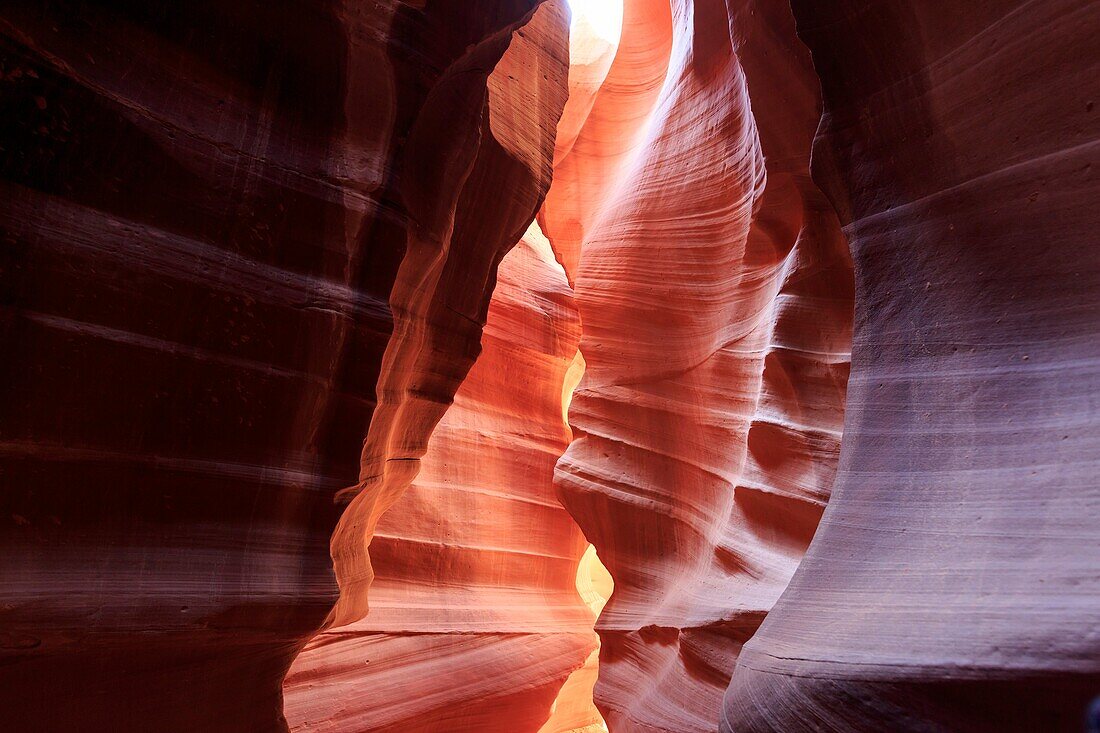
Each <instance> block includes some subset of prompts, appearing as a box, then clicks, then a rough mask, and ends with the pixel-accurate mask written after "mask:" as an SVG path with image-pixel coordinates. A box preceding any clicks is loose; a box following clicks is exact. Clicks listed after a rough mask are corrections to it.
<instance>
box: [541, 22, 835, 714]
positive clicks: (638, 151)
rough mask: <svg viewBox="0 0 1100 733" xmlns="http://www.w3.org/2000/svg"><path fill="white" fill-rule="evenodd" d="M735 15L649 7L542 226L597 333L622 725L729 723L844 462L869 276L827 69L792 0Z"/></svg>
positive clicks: (625, 40)
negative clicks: (824, 156) (751, 647)
mask: <svg viewBox="0 0 1100 733" xmlns="http://www.w3.org/2000/svg"><path fill="white" fill-rule="evenodd" d="M729 7H730V8H731V9H732V10H727V6H726V5H725V4H723V3H720V2H696V3H694V5H693V4H692V3H690V2H673V3H672V4H671V7H670V5H669V4H668V3H667V2H662V1H661V0H638V1H632V2H628V3H627V4H626V7H625V13H624V25H623V33H622V37H621V40H620V45H619V48H618V52H617V55H616V57H615V59H614V61H613V62H612V63H611V66H610V68H609V69H608V70H607V72H606V77H605V79H604V81H603V84H602V86H600V87H599V89H598V90H597V91H596V92H595V95H594V99H591V100H585V101H584V107H585V108H587V109H588V114H587V116H586V118H585V119H584V121H583V124H582V125H581V126H580V129H579V132H577V133H572V134H570V135H568V136H561V137H559V149H558V152H557V154H556V155H555V159H556V163H555V178H554V183H553V185H552V187H551V190H550V193H549V194H548V195H547V199H546V203H545V204H544V206H543V209H542V211H541V212H540V215H539V221H540V223H541V224H542V226H543V228H544V230H545V231H546V233H547V235H548V236H549V238H550V239H551V241H552V242H553V244H554V246H555V249H556V250H557V251H558V253H559V257H560V259H561V261H562V263H563V264H564V265H565V267H566V269H567V271H568V272H569V273H570V275H571V277H572V278H573V280H574V281H575V284H576V297H577V304H578V307H579V309H580V314H581V321H582V324H583V329H582V330H583V335H582V339H581V352H582V354H583V355H584V358H585V360H586V362H587V369H586V371H585V375H584V377H583V379H582V381H581V384H580V386H579V388H578V389H577V391H576V394H575V397H574V400H573V403H572V407H571V409H570V424H571V426H572V427H573V429H574V432H575V435H576V436H577V437H576V439H575V440H574V442H573V443H572V444H571V445H570V447H569V450H568V451H567V453H566V454H565V455H564V456H563V457H562V459H561V461H560V462H559V464H558V488H559V493H560V496H561V497H562V501H563V502H564V503H565V505H566V507H567V508H568V509H569V511H570V512H571V513H572V514H573V516H574V517H575V518H576V520H577V522H578V523H579V524H580V525H581V527H582V528H583V529H584V531H585V534H586V536H587V537H588V538H589V539H590V540H591V541H592V542H593V543H594V544H595V545H596V547H597V548H598V550H599V553H600V557H601V558H602V559H603V560H604V563H605V564H606V565H607V567H608V569H609V570H610V571H611V574H612V576H613V577H614V580H615V593H614V595H613V596H612V599H611V601H610V603H609V604H608V605H607V607H606V608H605V610H604V612H603V613H602V615H601V616H600V618H599V621H598V624H597V630H598V631H599V633H600V637H601V652H600V675H599V680H598V683H597V686H596V691H595V694H596V701H597V704H598V705H599V707H600V710H601V712H602V713H603V715H604V718H605V719H606V721H607V723H608V725H609V726H610V728H611V730H613V731H632V730H639V731H677V732H678V733H686V732H688V731H713V730H714V729H715V728H716V727H717V725H718V719H719V717H720V710H721V701H722V694H723V692H724V691H725V688H726V686H727V684H728V682H729V680H730V676H731V674H732V672H733V668H734V664H735V663H736V659H737V655H738V652H739V650H740V648H741V645H742V644H743V643H744V642H745V641H746V640H748V639H749V638H750V637H751V636H752V634H753V633H754V632H755V630H756V628H757V627H758V625H759V624H760V622H761V620H762V619H763V618H764V616H765V615H766V614H767V612H768V611H769V610H770V608H771V607H772V605H773V604H774V602H775V600H776V599H777V598H778V597H779V594H780V593H781V592H782V591H783V589H784V587H785V586H786V583H787V581H788V579H789V578H790V576H791V574H792V573H793V572H794V569H795V567H796V566H797V565H798V563H799V561H800V560H801V557H802V554H803V552H804V551H805V548H806V546H807V544H808V543H809V541H810V538H811V537H812V536H813V532H814V529H815V527H816V524H817V521H818V517H819V516H820V513H821V509H822V507H823V506H824V504H825V502H826V501H827V500H828V498H829V493H830V490H831V486H832V480H833V474H834V472H835V465H836V459H837V455H838V452H839V444H840V433H841V422H842V417H843V409H844V395H845V384H846V381H847V376H848V359H849V357H848V349H849V343H850V339H851V334H850V331H851V319H852V297H853V289H852V281H853V275H852V271H851V261H850V257H849V254H848V251H847V245H846V242H845V240H844V237H843V235H842V234H841V232H840V226H839V222H838V221H837V217H836V214H835V213H834V212H833V209H832V207H831V206H830V205H829V203H828V202H827V201H826V199H825V197H824V196H823V195H822V194H821V192H820V191H819V190H818V189H817V187H816V186H815V185H814V183H813V182H812V181H811V180H810V176H809V159H810V146H811V142H812V140H813V136H814V131H815V129H816V127H817V124H818V118H819V97H818V89H817V82H816V76H815V74H814V71H813V68H812V65H811V63H810V58H809V53H808V51H807V50H806V49H805V47H804V46H803V45H802V44H801V43H800V42H799V41H798V39H797V37H796V36H795V29H794V22H793V18H792V17H791V15H790V10H789V8H787V7H786V6H785V5H784V4H782V3H775V2H761V3H735V4H732V5H730V6H729ZM730 13H732V15H731V14H730ZM731 27H732V28H733V29H734V33H733V35H731V34H730V33H729V30H728V29H729V28H731ZM573 104H577V105H580V104H581V103H580V102H577V101H576V100H574V99H571V100H570V105H573ZM563 120H566V121H570V115H569V112H568V108H567V113H566V115H565V116H564V117H563Z"/></svg>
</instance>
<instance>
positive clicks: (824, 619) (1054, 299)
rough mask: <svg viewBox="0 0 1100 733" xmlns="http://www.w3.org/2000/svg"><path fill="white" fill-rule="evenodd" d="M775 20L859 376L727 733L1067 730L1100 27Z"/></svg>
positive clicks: (1087, 664)
mask: <svg viewBox="0 0 1100 733" xmlns="http://www.w3.org/2000/svg"><path fill="white" fill-rule="evenodd" d="M793 5H794V11H795V15H796V16H797V18H798V30H799V33H800V35H801V36H802V38H803V39H804V40H805V42H806V43H807V44H808V46H809V47H810V49H811V51H812V52H813V54H814V60H815V62H816V65H817V68H818V71H819V72H820V74H821V82H822V87H823V89H824V98H825V109H826V117H825V119H824V124H823V126H822V128H821V134H820V137H819V139H818V141H817V143H816V145H815V155H814V165H813V168H814V176H815V178H816V179H817V180H818V181H819V182H820V183H821V184H822V186H823V188H824V189H825V191H826V192H827V193H828V195H829V197H830V198H831V199H832V201H833V203H834V204H835V206H836V209H837V211H839V212H840V216H841V220H842V221H843V223H844V224H845V231H846V232H847V234H848V236H849V238H850V240H851V244H852V251H853V253H854V256H855V267H856V281H857V294H856V304H857V306H856V326H855V341H854V350H853V352H854V353H853V363H852V376H851V382H850V390H849V399H848V410H847V415H846V426H845V431H844V445H843V451H842V455H841V461H840V470H839V473H838V477H837V483H836V489H835V492H834V495H833V499H832V501H831V502H830V504H829V507H828V509H827V510H826V512H825V516H824V518H823V520H822V523H821V527H820V529H819V531H818V534H817V537H816V539H815V540H814V542H813V544H812V545H811V547H810V550H809V552H808V554H807V556H806V559H805V561H804V562H803V563H802V566H801V567H800V568H799V570H798V573H797V574H796V575H795V578H794V580H793V581H792V583H791V585H790V587H789V588H788V590H787V593H786V594H785V595H784V596H783V598H782V599H781V601H780V602H779V604H778V605H777V606H776V608H775V610H774V611H773V612H772V614H771V615H769V616H768V619H767V621H765V623H764V625H763V627H762V628H761V630H760V632H759V633H758V634H757V636H756V637H755V638H754V639H753V640H752V641H751V642H750V643H749V645H748V646H747V647H746V648H745V651H744V653H743V654H742V656H741V660H740V662H739V666H738V669H737V673H736V675H735V676H734V679H733V683H732V685H731V687H730V689H729V693H728V694H727V696H726V709H725V721H724V723H723V730H729V731H794V730H860V731H881V730H952V731H1005V730H1021V731H1025V730H1026V731H1032V730H1052V731H1053V730H1066V731H1077V730H1082V729H1083V726H1084V719H1085V708H1086V704H1087V702H1088V700H1089V698H1090V697H1091V696H1094V695H1096V694H1097V693H1098V692H1100V638H1098V636H1097V629H1098V628H1100V602H1098V601H1100V573H1098V572H1097V569H1098V568H1100V521H1098V516H1100V515H1098V512H1100V484H1098V482H1097V478H1096V477H1097V467H1098V466H1097V459H1098V456H1100V409H1098V408H1100V405H1098V403H1097V394H1098V393H1100V246H1097V231H1098V230H1100V214H1098V213H1097V212H1098V210H1097V208H1096V206H1095V205H1094V202H1095V201H1096V200H1097V198H1098V195H1100V184H1098V182H1097V175H1096V160H1097V153H1098V152H1100V143H1098V138H1100V122H1098V114H1097V112H1096V110H1095V104H1096V101H1097V98H1098V96H1100V86H1098V83H1097V79H1098V78H1100V76H1098V72H1100V57H1098V55H1097V52H1096V46H1095V44H1096V38H1097V34H1098V33H1100V11H1098V9H1097V6H1096V5H1095V3H1088V2H1083V1H1081V0H1076V1H1067V0H1057V1H1055V2H1046V3H1016V2H1002V3H954V2H947V1H946V0H945V1H942V2H941V1H937V0H932V1H930V2H885V3H871V2H853V1H843V2H833V3H820V2H809V1H803V0H798V2H795V3H793ZM754 101H755V100H754ZM582 311H583V309H582Z"/></svg>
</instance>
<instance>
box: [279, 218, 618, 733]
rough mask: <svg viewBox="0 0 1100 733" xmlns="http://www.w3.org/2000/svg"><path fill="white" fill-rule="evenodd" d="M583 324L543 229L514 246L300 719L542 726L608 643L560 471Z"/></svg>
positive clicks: (311, 673)
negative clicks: (366, 607) (472, 352)
mask: <svg viewBox="0 0 1100 733" xmlns="http://www.w3.org/2000/svg"><path fill="white" fill-rule="evenodd" d="M579 339H580V321H579V319H578V317H577V311H576V306H575V305H574V304H573V293H572V291H571V290H570V289H569V287H568V284H567V283H566V279H565V273H564V272H563V271H562V269H561V266H560V265H558V263H557V262H555V261H554V257H553V252H552V250H551V249H550V245H549V243H548V242H547V241H546V240H545V238H543V237H542V235H541V233H540V232H539V231H538V228H537V227H532V229H531V231H530V232H529V233H528V235H527V236H526V237H525V238H524V240H523V241H522V242H521V243H520V244H519V245H518V246H517V247H516V248H515V249H513V250H512V251H511V252H510V253H509V254H508V256H507V257H505V258H504V260H503V262H501V265H500V269H499V271H498V281H497V286H496V290H495V291H494V293H493V298H492V301H491V302H490V304H489V312H488V321H487V323H486V327H485V331H484V335H483V338H482V352H481V355H480V356H479V357H478V360H477V362H476V363H475V364H474V367H473V369H471V371H470V374H469V376H468V377H467V378H466V380H465V381H464V382H463V383H462V386H461V387H460V388H459V390H458V392H457V393H456V395H455V401H454V404H453V405H452V406H451V407H450V409H449V410H448V411H447V413H446V415H445V416H444V417H443V419H442V421H441V422H440V423H439V426H438V427H437V428H436V430H435V432H434V433H433V434H432V438H431V440H430V441H429V443H428V450H427V453H426V454H425V456H424V458H423V459H422V462H421V463H422V467H421V471H420V473H419V475H418V476H417V478H416V479H415V480H414V481H413V484H412V486H411V487H410V488H409V489H408V491H407V492H406V493H405V494H404V495H403V496H402V497H401V498H400V499H399V500H398V501H397V502H396V503H395V504H394V506H393V507H392V508H391V509H390V510H389V511H388V512H386V514H385V515H384V516H383V517H382V519H381V521H380V522H379V525H378V529H377V531H376V533H375V536H374V539H373V541H372V542H371V546H370V554H371V558H372V563H373V565H374V567H375V570H376V572H377V577H376V578H375V581H374V583H373V585H372V586H371V589H370V599H371V611H370V614H369V615H368V616H367V617H366V618H364V619H362V620H360V621H358V622H356V623H353V624H351V625H348V626H340V627H334V628H330V629H329V630H327V631H326V632H325V633H323V634H321V635H320V636H318V637H317V638H316V639H314V640H313V642H311V643H310V645H309V646H307V647H306V649H305V650H304V651H303V653H302V654H301V655H300V656H299V657H298V659H297V660H296V661H295V663H294V666H293V667H292V668H291V672H290V675H289V676H288V678H287V683H286V712H287V718H288V720H289V722H290V725H291V729H292V730H296V731H314V730H316V731H391V730H392V731H403V732H410V731H424V732H425V733H430V732H435V731H458V730H462V731H485V732H489V731H500V732H501V733H521V732H522V731H529V733H534V732H535V731H537V730H539V728H540V726H541V725H542V724H543V723H544V722H546V721H547V720H548V718H549V717H550V714H551V706H552V705H553V704H554V703H555V699H556V698H557V697H558V695H559V691H560V690H561V689H562V685H563V683H564V682H565V680H566V678H567V677H569V676H570V674H571V673H573V672H574V671H575V670H578V669H579V668H580V667H581V666H582V664H584V663H585V660H586V658H587V657H588V655H589V653H590V652H592V651H593V650H594V649H595V646H596V637H595V634H594V633H593V632H592V624H593V621H594V614H593V613H592V612H591V611H590V610H589V608H588V607H587V606H586V605H585V603H584V601H583V600H582V598H581V596H580V595H578V592H577V566H578V563H579V562H580V559H581V555H582V554H583V553H584V551H585V548H586V547H587V545H588V543H587V542H586V541H585V539H584V537H583V535H581V533H580V529H579V528H578V527H577V525H576V523H575V522H574V521H573V520H572V518H571V517H570V516H569V514H568V513H567V512H566V511H565V509H564V508H563V507H562V506H561V504H560V503H559V502H558V501H557V499H556V497H555V495H554V487H553V477H554V464H555V462H556V461H557V459H558V457H559V456H560V455H561V454H562V452H563V451H564V450H565V447H566V445H568V442H569V437H570V434H569V429H568V427H567V426H566V424H565V422H564V415H563V412H562V400H563V384H564V382H565V379H566V373H567V371H568V370H569V368H570V366H571V365H572V363H573V358H574V356H575V355H576V353H577V344H578V341H579ZM569 387H570V388H571V387H572V385H569ZM432 680H434V681H435V682H434V683H432V684H427V682H428V681H432ZM413 690H416V692H413ZM572 696H574V697H576V696H579V699H577V700H571V699H565V700H562V701H560V704H561V706H563V707H565V706H568V705H573V706H574V707H576V708H578V710H577V712H579V713H580V714H581V715H582V719H583V715H584V713H585V711H586V710H587V714H588V716H589V720H588V721H586V722H591V719H592V718H593V717H594V716H595V715H596V713H595V709H594V708H593V707H592V694H591V683H589V687H588V690H587V694H585V691H584V690H583V689H582V690H574V691H573V693H572ZM566 697H567V698H568V697H569V695H567V696H566ZM573 727H574V726H573V725H572V724H570V725H569V727H557V728H552V729H547V730H546V731H545V733H557V731H566V730H571V729H572V728H573Z"/></svg>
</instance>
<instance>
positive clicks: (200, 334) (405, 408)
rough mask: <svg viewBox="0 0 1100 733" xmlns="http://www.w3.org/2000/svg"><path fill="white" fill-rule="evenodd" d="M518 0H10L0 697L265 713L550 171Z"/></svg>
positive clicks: (550, 28)
mask: <svg viewBox="0 0 1100 733" xmlns="http://www.w3.org/2000/svg"><path fill="white" fill-rule="evenodd" d="M535 7H536V3H533V2H525V1H522V0H514V1H511V2H509V1H494V2H487V1H486V2H478V1H477V0H475V1H474V2H467V3H462V4H460V5H459V4H447V3H431V4H428V5H426V6H425V7H421V8H416V7H411V6H409V5H405V4H403V3H398V2H382V3H374V4H371V5H370V6H366V5H363V4H359V3H350V2H349V3H345V2H340V1H339V0H333V1H328V0H316V1H311V2H299V3H292V4H279V3H276V4H266V5H265V4H260V5H254V4H249V5H247V6H245V5H242V4H239V3H222V2H197V3H184V4H180V3H168V2H157V1H155V0H154V1H153V2H141V3H128V2H124V3H118V4H115V5H113V6H111V7H103V6H98V5H88V4H79V5H78V4H75V3H68V2H58V3H51V4H48V5H42V4H36V3H15V4H12V5H9V6H7V7H5V8H4V10H3V11H2V12H0V52H2V53H3V66H2V69H3V74H2V77H0V85H2V87H3V94H2V97H0V98H2V99H3V102H2V104H3V105H4V109H5V119H6V120H10V121H11V124H5V125H4V126H3V130H2V132H0V148H2V152H0V186H2V187H3V189H4V195H3V197H0V223H2V225H3V232H2V234H3V243H4V247H3V251H2V257H3V273H4V274H3V277H4V312H3V319H2V321H0V324H2V326H0V328H2V330H0V335H2V338H3V341H4V343H5V345H7V347H8V348H6V349H5V353H6V354H9V355H11V358H9V359H6V360H5V363H6V365H7V366H8V369H7V371H6V372H5V375H6V377H7V378H6V379H5V380H4V382H3V386H2V387H0V390H2V397H0V404H2V405H3V412H4V425H3V435H2V442H0V446H2V456H3V458H2V460H3V468H4V479H5V489H4V493H3V502H4V504H5V507H4V508H5V511H4V512H3V515H2V516H3V518H4V521H3V525H2V526H0V552H2V554H3V557H4V565H5V578H4V583H3V590H2V593H3V604H2V606H0V616H2V629H3V633H2V635H0V655H2V656H3V664H2V665H0V705H2V707H3V709H4V717H5V719H6V720H8V721H9V722H10V721H16V722H17V723H18V725H19V726H20V729H21V730H27V731H34V730H42V731H56V730H83V731H100V730H102V731H117V730H162V731H175V730H178V731H195V730H202V731H242V730H249V731H259V730H280V729H284V728H285V722H284V720H283V716H282V712H281V709H282V699H281V681H282V677H283V675H284V673H285V672H286V670H287V667H288V666H289V664H290V662H291V660H292V659H293V657H294V656H295V655H296V654H297V652H298V650H299V649H300V648H301V646H302V645H303V644H304V643H305V642H306V641H307V640H308V639H309V638H310V637H311V636H312V635H313V634H314V632H315V631H316V630H317V628H318V627H319V625H320V624H321V623H322V621H323V620H324V619H325V617H326V615H329V613H330V610H331V609H332V604H333V603H334V601H336V598H337V595H336V591H337V586H336V584H335V582H334V579H333V572H332V559H331V558H330V538H331V537H332V534H333V528H334V526H335V525H336V523H337V521H338V519H339V516H340V512H341V509H342V505H341V503H339V502H336V501H334V499H342V500H345V501H346V500H347V499H351V498H352V497H353V496H354V497H355V499H354V503H353V506H352V507H350V508H349V509H348V510H347V512H345V514H344V516H345V521H344V522H343V524H342V525H341V526H342V530H341V532H339V533H338V534H337V537H336V539H335V540H334V545H333V550H332V551H333V554H334V555H335V560H336V564H337V573H338V575H339V577H340V581H341V584H342V585H343V586H344V591H345V592H344V595H343V597H342V599H341V603H340V605H339V607H338V608H337V609H336V612H335V613H334V614H333V615H332V616H331V618H334V619H338V620H343V621H347V620H350V619H354V618H357V617H359V616H361V615H362V614H363V613H365V611H366V606H365V590H364V589H365V586H366V582H367V581H368V580H369V577H370V570H369V563H368V561H367V558H366V553H365V548H366V544H367V542H368V541H369V538H368V537H367V535H366V533H367V532H369V530H370V529H372V527H373V521H374V519H375V518H376V515H377V511H376V508H377V507H378V506H379V505H381V506H384V505H385V504H386V503H387V502H390V501H392V500H393V498H395V497H396V495H397V494H399V493H400V491H401V490H402V489H403V487H404V485H406V484H407V482H408V480H409V479H411V477H412V474H413V473H414V467H415V465H416V463H417V459H418V458H419V456H420V455H421V454H422V453H423V450H424V447H425V445H426V443H427V440H428V437H429V435H430V433H431V429H432V428H433V426H434V424H435V423H436V422H437V421H438V419H439V417H440V416H441V415H442V414H443V412H444V410H445V408H446V406H447V405H448V404H450V402H451V400H452V397H453V395H454V392H455V390H456V389H457V388H458V386H459V384H460V383H461V382H462V380H463V379H464V377H465V376H466V373H467V371H468V370H469V368H470V366H471V365H472V364H473V362H474V359H475V358H476V355H477V351H478V344H479V342H480V338H481V327H482V324H483V323H484V319H485V313H486V308H487V306H488V302H489V297H490V294H491V292H492V289H493V283H494V279H495V270H496V266H497V263H498V262H499V261H500V259H501V258H502V257H503V256H504V254H505V253H506V252H507V251H508V249H510V248H511V247H512V246H513V245H514V244H515V243H516V242H517V241H518V240H519V238H520V236H521V235H522V233H523V232H524V230H525V229H526V227H527V225H528V223H529V222H530V221H531V219H532V218H533V216H534V214H535V211H536V210H537V209H538V207H539V205H540V204H541V201H542V198H543V196H544V194H545V192H546V189H547V187H548V186H549V182H550V170H551V164H552V154H553V149H554V133H555V127H556V124H557V121H558V117H559V116H560V114H561V109H562V105H563V104H564V98H565V70H566V63H567V61H566V59H567V56H566V33H567V24H566V23H565V20H564V14H563V12H562V9H561V5H560V3H555V4H551V5H549V6H548V7H549V8H550V12H551V15H552V16H554V19H552V20H550V21H549V22H544V23H543V25H542V27H541V28H540V29H539V30H538V31H537V32H530V33H528V32H527V31H525V30H524V29H525V28H527V27H528V26H529V25H530V23H531V22H532V16H533V14H534V11H535ZM515 46H522V47H523V48H522V49H520V50H518V51H517V52H516V53H514V54H513V57H514V58H513V59H512V62H513V68H511V69H510V70H509V71H508V72H506V73H504V74H503V75H502V76H499V77H498V78H496V79H493V78H491V77H492V75H493V73H494V69H495V68H496V67H497V66H498V62H500V60H501V58H502V57H503V56H504V55H506V53H507V52H508V51H509V50H510V49H512V48H513V47H515ZM532 54H534V55H536V56H538V57H539V58H538V60H537V63H536V64H534V65H535V66H537V67H538V68H537V73H536V72H535V70H534V69H533V64H532V61H531V60H530V56H531V55H532ZM525 58H526V60H525ZM513 112H518V113H517V114H513ZM500 191H507V195H506V196H501V195H500V193H499V192H500ZM376 397H377V405H376ZM368 425H369V426H370V428H369V429H368ZM364 435H366V436H367V437H366V441H365V442H364ZM357 481H358V482H359V483H358V484H357V483H356V482H357ZM349 485H354V487H355V488H354V490H353V491H346V490H342V489H343V488H344V487H347V486H349Z"/></svg>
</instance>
